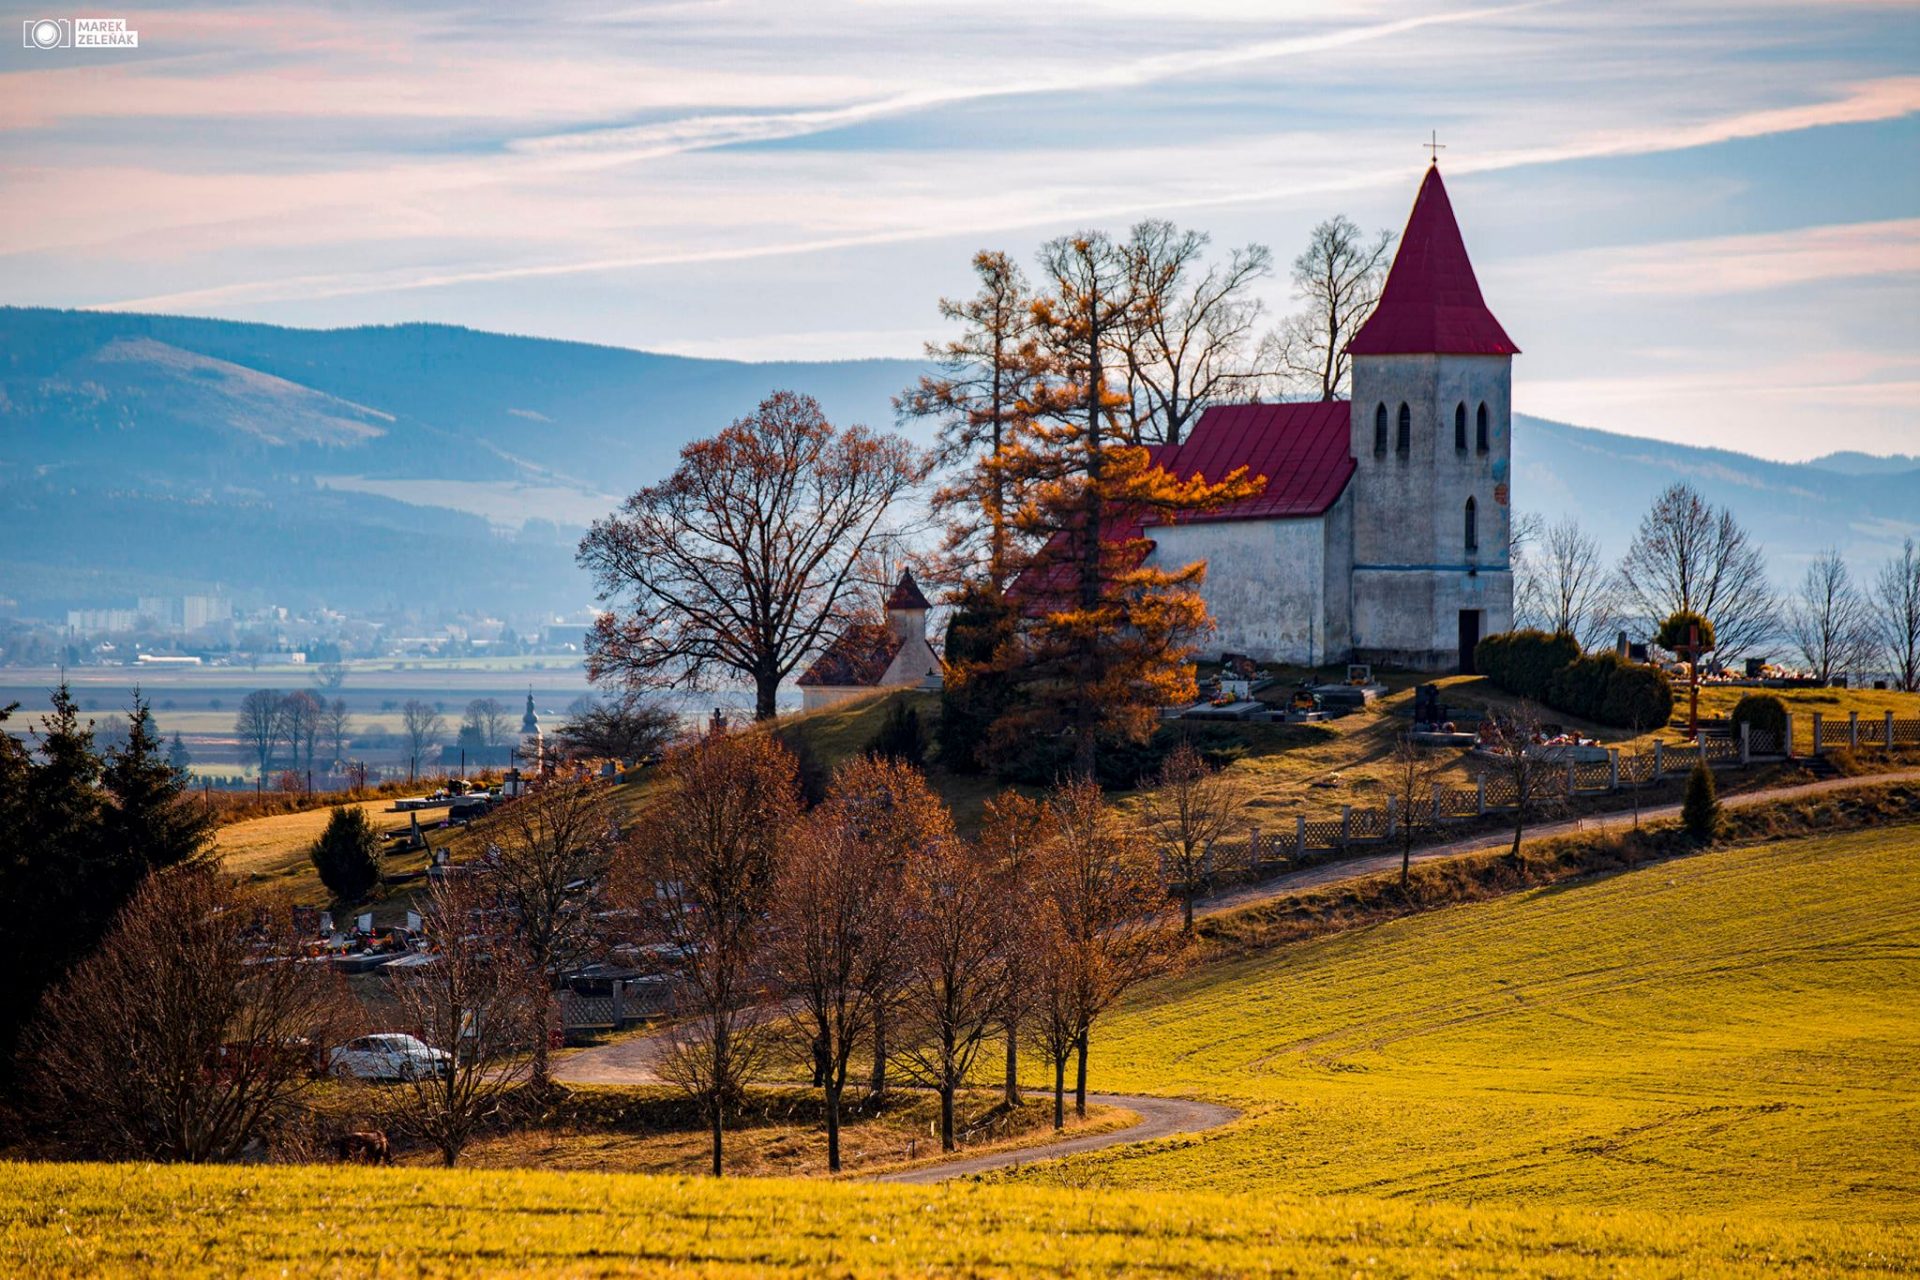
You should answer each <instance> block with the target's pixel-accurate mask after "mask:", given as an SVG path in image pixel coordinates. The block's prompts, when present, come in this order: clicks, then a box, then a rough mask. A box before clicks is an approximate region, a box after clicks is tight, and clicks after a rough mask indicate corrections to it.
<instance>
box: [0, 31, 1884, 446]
mask: <svg viewBox="0 0 1920 1280" xmlns="http://www.w3.org/2000/svg"><path fill="white" fill-rule="evenodd" d="M49 2H50V3H51V4H52V6H53V7H52V15H51V16H55V17H59V16H62V14H63V12H64V11H63V10H61V9H60V8H59V7H58V0H49ZM35 3H36V4H37V3H39V0H35ZM84 12H85V13H86V14H87V15H89V16H92V15H96V14H99V13H101V12H104V10H102V9H96V8H89V9H87V10H86V11H84ZM19 16H21V17H22V18H39V17H43V16H48V12H47V10H45V9H36V10H35V11H33V12H30V13H22V14H20V15H19ZM112 16H119V17H123V18H124V19H125V20H126V25H127V27H128V28H130V29H133V30H136V31H137V32H138V33H139V35H138V39H139V47H138V49H137V50H125V49H49V50H41V49H29V48H24V47H21V46H13V45H12V44H11V41H10V38H9V39H7V40H0V302H4V303H12V304H17V305H38V306H58V307H98V308H112V309H118V310H132V311H159V312H169V313H178V314H190V315H207V316H219V317H225V318H230V319H238V320H255V321H267V322H273V323H281V324H294V325H311V326H328V327H331V326H340V325H355V324H368V323H391V322H397V321H410V320H431V321H442V322H447V323H454V324H463V325H469V326H472V327H475V328H481V329H492V330H500V331H505V332H512V333H523V334H537V335H541V336H547V337H559V338H571V339H579V340H584V341H591V342H600V343H609V344H614V345H619V346H628V347H638V348H644V349H648V350H656V351H668V352H678V353H684V354H693V355H703V356H728V357H738V358H743V359H773V358H783V359H784V358H804V359H814V358H821V359H837V358H854V357H863V356H911V355H915V354H917V353H918V352H919V351H920V350H921V347H922V344H923V343H925V342H926V341H927V340H929V339H935V338H939V337H941V336H943V332H944V331H943V329H942V326H941V323H940V321H939V318H938V315H937V311H936V305H937V301H938V299H939V298H940V297H942V296H943V295H947V296H953V295H964V294H966V293H968V292H970V284H971V282H970V278H969V269H968V260H969V258H970V257H971V255H972V254H973V252H974V251H975V250H977V249H980V248H983V247H991V248H1000V249H1005V250H1007V251H1009V252H1012V253H1014V254H1016V255H1017V256H1019V257H1021V258H1023V259H1028V260H1031V258H1032V256H1033V253H1034V251H1035V249H1036V248H1037V247H1038V246H1039V245H1040V244H1041V243H1042V242H1044V241H1045V240H1046V239H1048V238H1049V237H1052V236H1055V235H1060V234H1063V233H1066V232H1069V231H1072V230H1075V229H1078V228H1083V227H1102V228H1107V229H1110V230H1112V231H1115V232H1116V233H1124V231H1125V229H1126V228H1127V227H1128V226H1129V225H1131V223H1132V222H1134V221H1136V220H1138V219H1140V218H1143V217H1161V218H1168V219H1172V220H1173V221H1175V222H1176V223H1178V224H1180V225H1181V226H1183V227H1194V228H1198V229H1200V230H1203V231H1205V232H1207V233H1208V234H1210V235H1211V236H1212V237H1213V241H1214V246H1215V248H1216V249H1218V250H1220V251H1222V252H1224V251H1225V250H1226V249H1228V248H1230V247H1233V246H1239V245H1244V244H1247V243H1260V244H1264V245H1266V246H1268V247H1269V248H1271V249H1272V251H1273V253H1274V256H1275V258H1276V259H1277V260H1278V262H1279V263H1280V264H1281V269H1280V270H1278V271H1276V273H1275V274H1274V275H1273V276H1272V277H1271V278H1269V279H1266V280H1263V281H1261V282H1260V285H1259V291H1260V295H1261V298H1262V300H1263V302H1264V303H1265V304H1266V306H1267V308H1268V311H1269V313H1270V318H1271V319H1272V320H1273V321H1274V322H1276V323H1277V321H1278V319H1279V318H1280V317H1281V316H1283V315H1284V314H1286V313H1287V312H1288V311H1290V310H1292V309H1294V307H1295V306H1296V305H1297V304H1296V302H1295V300H1294V299H1293V298H1292V296H1291V285H1290V282H1289V280H1288V279H1287V272H1286V270H1285V264H1286V263H1288V262H1290V261H1291V259H1292V258H1293V257H1294V256H1295V255H1296V254H1297V253H1298V252H1299V251H1300V249H1301V247H1302V246H1303V244H1304V242H1305V240H1306V237H1307V234H1308V232H1309V230H1310V229H1311V227H1312V226H1313V225H1314V224H1315V223H1316V222H1318V221H1320V220H1321V219H1323V218H1326V217H1328V216H1331V215H1333V214H1336V213H1345V214H1347V215H1348V216H1350V217H1352V218H1354V219H1355V220H1356V221H1358V222H1360V223H1361V224H1362V225H1363V226H1366V227H1370V228H1371V227H1384V228H1389V229H1391V230H1394V231H1396V232H1397V231H1398V230H1399V228H1400V227H1401V226H1402V225H1403V224H1404V222H1405V219H1406V215H1407V210H1408V208H1409V206H1410V205H1411V202H1412V199H1413V195H1414V191H1415V189H1416V187H1417V185H1418V182H1419V179H1420V176H1421V173H1422V171H1423V169H1424V167H1425V165H1426V164H1427V161H1428V151H1427V150H1426V148H1425V146H1424V143H1425V142H1426V140H1427V139H1428V138H1429V136H1430V133H1433V132H1437V134H1438V136H1439V140H1440V142H1441V143H1443V144H1444V150H1442V151H1440V152H1439V157H1440V160H1439V163H1440V166H1441V170H1442V173H1443V174H1444V175H1445V176H1446V179H1447V184H1448V188H1449V191H1450V193H1451V195H1452V199H1453V204H1454V208H1455V212H1456V213H1457V215H1458V217H1459V219H1460V223H1461V226H1462V229H1463V232H1464V234H1465V237H1466V241H1467V246H1468V249H1469V250H1470V252H1471V253H1472V255H1473V259H1474V262H1475V265H1476V268H1477V270H1478V273H1479V277H1480V282H1481V286H1482V290H1483V292H1484V293H1485V294H1486V297H1487V300H1488V302H1489V304H1490V305H1491V307H1492V309H1493V311H1494V313H1495V314H1496V315H1497V316H1498V317H1499V319H1500V320H1501V322H1502V323H1503V325H1504V326H1505V327H1506V329H1507V331H1508V332H1509V333H1510V334H1512V335H1513V337H1514V339H1515V341H1516V342H1518V343H1519V345H1520V346H1521V348H1522V350H1523V353H1524V354H1522V355H1521V356H1519V357H1518V358H1517V359H1516V363H1515V370H1514V400H1515V407H1516V408H1517V409H1519V410H1521V411H1523V412H1530V413H1535V414H1539V415H1542V416H1546V417H1550V418H1555V419H1559V420H1562V421H1569V422H1575V423H1579V424H1581V425H1586V426H1594V427H1602V428H1605V429H1608V430H1613V431H1621V432H1627V433H1631V434H1637V435H1647V436H1656V437H1660V438H1663V439H1669V440H1677V441H1684V442H1688V443H1696V444H1709V445H1716V446H1721V447H1726V448H1732V449H1738V450H1741V451H1744V452H1748V453H1756V454H1760V455H1763V456H1767V457H1773V458H1780V459H1789V460H1791V459H1801V458H1807V457H1812V456H1815V455H1818V454H1823V453H1827V452H1830V451H1832V450H1836V449H1859V450H1865V451H1869V452H1876V453H1892V452H1900V453H1915V452H1920V5H1916V4H1913V3H1909V2H1900V3H1888V2H1884V0H1882V2H1878V3H1875V2H1867V0H1862V2H1859V3H1808V2H1805V0H1800V2H1795V3H1787V2H1785V0H1767V2H1759V3H1741V2H1740V0H1714V2H1689V0H1656V2H1652V3H1640V2H1637V0H1585V2H1583V0H1561V2H1558V3H1552V2H1548V3H1517V4H1498V3H1495V4H1471V3H1429V2H1423V0H1377V2H1373V3H1356V4H1329V3H1321V2H1311V3H1310V2H1307V0H1270V2H1267V3H1256V2H1255V0H1192V2H1185V3H1178V4H1171V3H1168V4H1150V3H1146V2H1145V0H1105V2H1103V3H1092V4H1063V3H1048V4H1036V3H1033V2H1032V0H1017V2H1016V0H969V2H968V3H965V4H952V3H939V2H936V0H885V2H882V0H870V2H867V3H848V2H844V0H824V2H816V0H807V2H806V3H795V2H794V0H765V2H752V0H738V2H735V0H666V2H663V3H638V2H636V3H626V4H607V5H603V4H575V5H564V6H543V5H539V4H516V5H511V6H499V7H493V8H490V7H488V6H485V5H478V4H463V5H456V4H448V5H438V4H415V5H409V4H401V3H385V4H374V3H364V4H342V5H296V4H274V5H265V4H236V5H213V6H204V7H194V8H178V7H171V6H168V7H150V8H140V7H136V6H132V5H128V4H125V3H118V4H116V5H115V6H113V7H112Z"/></svg>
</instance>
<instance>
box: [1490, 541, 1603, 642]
mask: <svg viewBox="0 0 1920 1280" xmlns="http://www.w3.org/2000/svg"><path fill="white" fill-rule="evenodd" d="M1517 523H1518V522H1516V524H1517ZM1514 568H1515V582H1514V596H1515V601H1514V603H1515V610H1516V612H1517V613H1519V614H1520V616H1521V617H1522V618H1524V619H1525V620H1526V622H1527V624H1528V625H1531V626H1537V627H1538V628H1540V629H1541V630H1542V631H1546V632H1549V633H1560V634H1565V635H1570V636H1572V637H1573V638H1574V639H1575V640H1578V641H1579V642H1580V646H1581V648H1583V649H1585V648H1592V647H1594V646H1596V645H1598V644H1600V643H1602V641H1603V640H1604V637H1605V634H1606V630H1607V627H1608V626H1609V625H1610V624H1611V623H1612V621H1613V614H1614V610H1613V607H1612V600H1611V591H1612V582H1611V580H1610V578H1609V575H1608V573H1607V570H1606V566H1605V564H1604V563H1603V562H1602V561H1601V559H1600V544H1599V542H1598V541H1597V540H1595V538H1594V537H1593V535H1591V534H1589V533H1588V532H1587V531H1586V530H1585V529H1582V528H1581V527H1580V522H1579V521H1578V520H1576V519H1575V518H1574V517H1572V516H1567V517H1565V518H1564V519H1561V520H1557V521H1555V522H1554V523H1553V524H1551V525H1549V526H1547V527H1546V528H1545V529H1544V530H1543V531H1541V532H1540V533H1539V535H1538V538H1537V539H1536V540H1535V545H1531V546H1529V547H1528V548H1527V549H1526V551H1525V553H1524V555H1521V556H1516V557H1515V565H1514Z"/></svg>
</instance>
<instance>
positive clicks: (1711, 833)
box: [1680, 762, 1720, 844]
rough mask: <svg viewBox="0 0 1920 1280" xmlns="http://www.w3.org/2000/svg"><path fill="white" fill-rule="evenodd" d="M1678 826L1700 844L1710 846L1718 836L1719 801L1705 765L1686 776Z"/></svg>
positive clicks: (1710, 774)
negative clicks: (1684, 796)
mask: <svg viewBox="0 0 1920 1280" xmlns="http://www.w3.org/2000/svg"><path fill="white" fill-rule="evenodd" d="M1680 825H1681V826H1683V827H1685V828H1686V830H1687V834H1688V835H1690V836H1692V837H1693V838H1694V839H1695V840H1696V841H1698V842H1699V843H1701V844H1712V843H1713V842H1714V841H1715V840H1716V839H1718V838H1719V835H1720V800H1719V797H1717V796H1716V795H1715V794H1714V790H1713V770H1711V769H1709V768H1708V767H1707V766H1706V764H1705V763H1704V762H1703V763H1699V764H1696V765H1694V766H1693V772H1692V773H1689V774H1688V775H1687V798H1686V799H1685V801H1683V802H1682V803H1681V805H1680Z"/></svg>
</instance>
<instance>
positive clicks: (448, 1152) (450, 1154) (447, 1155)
mask: <svg viewBox="0 0 1920 1280" xmlns="http://www.w3.org/2000/svg"><path fill="white" fill-rule="evenodd" d="M459 1158H460V1148H459V1147H458V1146H456V1145H455V1144H453V1143H451V1142H443V1143H441V1144H440V1163H441V1164H442V1165H443V1166H444V1167H446V1168H448V1169H451V1168H453V1162H454V1161H456V1160H458V1159H459Z"/></svg>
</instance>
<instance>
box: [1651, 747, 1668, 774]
mask: <svg viewBox="0 0 1920 1280" xmlns="http://www.w3.org/2000/svg"><path fill="white" fill-rule="evenodd" d="M1666 771H1667V744H1666V743H1664V742H1658V741H1656V742H1655V743H1654V744H1653V780H1654V781H1655V782H1658V781H1660V778H1661V776H1662V775H1663V774H1665V773H1666Z"/></svg>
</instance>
